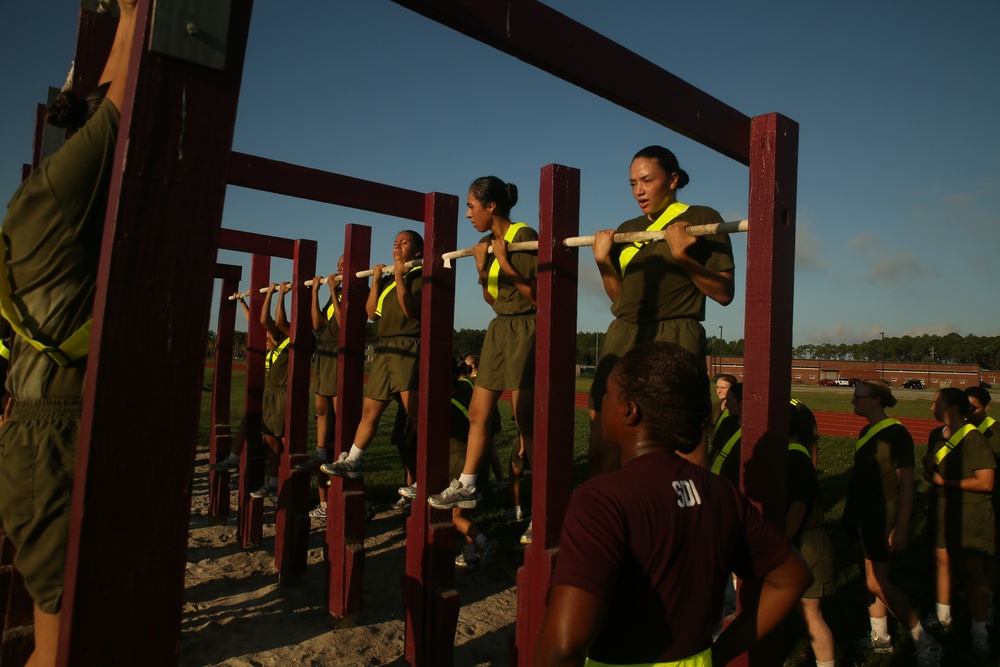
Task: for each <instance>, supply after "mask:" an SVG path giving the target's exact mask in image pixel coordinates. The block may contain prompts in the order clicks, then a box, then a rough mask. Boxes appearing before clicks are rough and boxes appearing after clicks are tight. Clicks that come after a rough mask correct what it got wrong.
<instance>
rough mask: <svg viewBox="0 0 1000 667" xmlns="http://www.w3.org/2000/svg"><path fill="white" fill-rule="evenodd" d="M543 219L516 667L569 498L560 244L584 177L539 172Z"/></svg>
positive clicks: (566, 330)
mask: <svg viewBox="0 0 1000 667" xmlns="http://www.w3.org/2000/svg"><path fill="white" fill-rule="evenodd" d="M538 201H539V215H538V313H537V315H536V331H537V333H536V340H535V350H536V352H535V358H536V362H537V363H536V366H535V368H536V370H535V415H536V419H535V431H534V435H535V451H534V458H533V459H532V461H531V471H532V472H531V492H532V493H531V498H532V501H531V502H532V506H533V510H532V537H533V540H532V543H531V544H530V545H528V546H527V547H525V549H524V567H522V568H521V569H520V570H519V571H518V573H517V625H516V627H515V646H516V653H514V654H513V655H511V656H510V662H511V664H512V665H515V666H517V665H531V664H533V662H534V654H535V638H536V637H537V636H538V631H539V629H540V628H541V627H542V618H543V617H544V615H545V602H546V598H547V595H548V590H549V579H550V578H551V576H552V569H553V567H554V565H555V558H556V555H557V553H558V551H559V535H560V533H561V532H562V522H563V517H564V516H565V514H566V506H567V505H568V504H569V495H570V492H571V490H572V475H571V474H570V471H571V469H572V467H573V427H574V413H575V409H574V398H575V397H574V395H573V392H571V391H566V388H567V387H572V386H573V382H574V378H575V365H576V350H575V346H573V345H566V344H565V341H568V340H575V337H576V318H577V285H578V271H579V269H578V254H579V251H577V250H575V249H571V248H566V247H564V246H563V244H562V243H561V239H563V238H566V237H569V236H576V235H577V233H579V230H580V171H579V170H578V169H573V168H571V167H564V166H562V165H556V164H550V165H547V166H546V167H544V168H543V169H542V175H541V187H540V191H539V200H538Z"/></svg>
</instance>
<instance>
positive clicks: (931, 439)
mask: <svg viewBox="0 0 1000 667" xmlns="http://www.w3.org/2000/svg"><path fill="white" fill-rule="evenodd" d="M947 442H948V439H947V438H945V437H944V427H943V426H942V427H940V428H936V429H934V430H933V431H931V433H930V435H929V436H927V453H928V454H929V455H930V456H935V455H936V454H937V452H938V450H939V449H941V448H942V447H944V446H945V444H946V443H947ZM996 467H997V464H996V458H995V457H994V455H993V450H991V449H990V445H989V443H988V442H987V440H986V436H984V435H983V434H982V433H980V432H979V431H977V430H976V429H972V430H971V431H969V432H968V433H967V434H966V435H965V437H964V438H962V439H961V440H960V441H959V443H958V444H957V445H955V448H954V449H953V450H952V451H951V452H950V453H949V454H948V455H947V456H945V457H944V459H943V460H942V461H941V462H940V463H938V467H937V468H938V472H939V473H941V476H942V477H944V478H945V479H969V478H972V477H975V476H976V471H977V470H985V469H996ZM934 491H935V493H937V496H938V498H945V499H947V500H948V501H949V502H959V503H966V504H975V503H985V502H990V500H991V498H992V494H990V493H981V492H979V491H963V490H961V489H954V488H950V487H944V486H935V487H934Z"/></svg>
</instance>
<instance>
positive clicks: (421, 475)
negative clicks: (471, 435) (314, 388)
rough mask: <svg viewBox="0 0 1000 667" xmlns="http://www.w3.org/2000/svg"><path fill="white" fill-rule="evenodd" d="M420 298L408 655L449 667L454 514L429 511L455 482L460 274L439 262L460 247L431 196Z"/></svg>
mask: <svg viewBox="0 0 1000 667" xmlns="http://www.w3.org/2000/svg"><path fill="white" fill-rule="evenodd" d="M425 210H426V213H425V215H426V223H425V225H424V264H423V279H424V283H423V292H422V295H421V306H420V388H419V394H420V403H419V407H418V409H417V423H418V424H419V428H418V429H417V469H416V471H415V474H416V480H417V498H416V500H414V501H413V503H411V505H410V516H409V517H408V518H407V520H406V572H405V574H404V575H403V582H402V583H403V603H404V606H405V608H406V648H405V651H404V656H405V658H406V660H408V661H409V663H410V664H411V665H413V666H414V667H424V666H427V667H450V666H451V665H452V663H453V661H454V644H455V628H456V627H457V625H458V610H459V606H460V602H459V598H458V592H457V591H456V590H455V589H454V586H455V528H454V526H453V525H452V522H451V510H436V509H434V508H432V507H431V506H430V505H428V504H427V495H428V491H430V492H436V491H437V490H439V489H442V488H444V487H445V486H447V485H448V482H449V481H450V480H449V479H448V473H449V465H448V464H449V459H450V456H451V452H450V450H451V442H450V437H451V436H450V434H451V400H450V398H451V385H452V373H451V365H452V363H454V360H453V357H452V339H453V337H454V331H455V271H454V269H450V268H445V266H444V261H443V260H442V259H441V255H442V254H444V253H445V252H448V251H449V250H452V249H454V248H455V247H456V244H457V243H458V232H457V225H456V220H457V219H458V198H457V197H455V196H454V195H443V194H440V193H431V194H428V195H427V197H426V209H425Z"/></svg>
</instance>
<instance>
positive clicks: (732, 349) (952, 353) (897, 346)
mask: <svg viewBox="0 0 1000 667" xmlns="http://www.w3.org/2000/svg"><path fill="white" fill-rule="evenodd" d="M366 332H367V334H368V335H369V336H374V335H375V327H374V325H373V324H372V323H370V322H369V323H368V328H367V330H366ZM485 337H486V330H485V329H458V330H457V331H455V340H454V344H453V349H454V353H455V357H456V358H460V357H461V358H464V357H465V356H467V355H470V354H479V350H480V349H482V347H483V339H484V338H485ZM603 341H604V333H603V332H579V333H577V334H576V363H578V364H580V365H582V366H593V365H595V364H596V363H597V358H598V356H599V355H600V350H601V344H602V343H603ZM246 349H247V332H246V331H236V332H234V335H233V356H234V357H236V358H243V357H246ZM214 353H215V332H214V331H209V332H208V356H210V357H211V356H214ZM708 353H709V354H710V355H712V356H714V357H715V356H718V357H742V356H743V339H742V338H740V339H739V340H723V339H721V338H718V337H716V336H709V337H708ZM792 357H793V358H795V359H830V360H833V361H878V362H881V361H883V360H884V361H886V362H890V363H908V362H909V363H923V364H970V365H974V366H979V367H981V368H990V369H996V368H1000V336H976V335H974V334H969V335H968V336H960V335H959V334H957V333H954V332H952V333H950V334H947V335H945V336H938V335H932V334H923V335H921V336H898V337H897V336H887V337H886V338H882V337H881V336H880V337H879V338H873V339H871V340H869V341H865V342H862V343H819V344H813V343H808V344H805V345H797V346H796V347H794V348H793V349H792Z"/></svg>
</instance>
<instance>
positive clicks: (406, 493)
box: [399, 483, 417, 500]
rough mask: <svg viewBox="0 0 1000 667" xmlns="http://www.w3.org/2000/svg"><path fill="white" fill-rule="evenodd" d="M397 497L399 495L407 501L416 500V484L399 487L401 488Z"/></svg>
mask: <svg viewBox="0 0 1000 667" xmlns="http://www.w3.org/2000/svg"><path fill="white" fill-rule="evenodd" d="M399 495H401V496H403V497H404V498H407V499H409V500H413V499H414V498H416V497H417V485H416V483H414V484H410V485H409V486H401V487H399Z"/></svg>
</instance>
